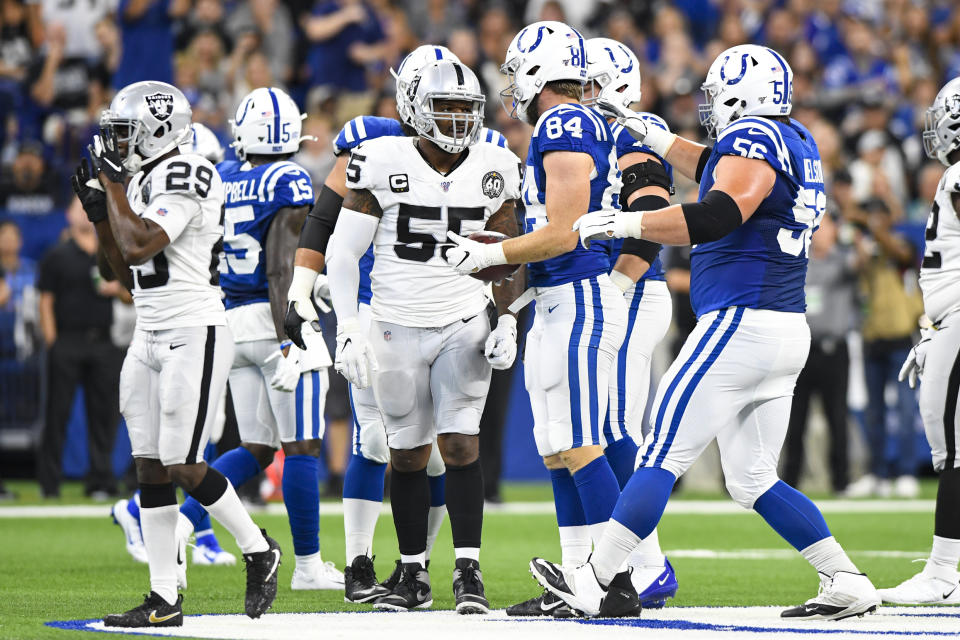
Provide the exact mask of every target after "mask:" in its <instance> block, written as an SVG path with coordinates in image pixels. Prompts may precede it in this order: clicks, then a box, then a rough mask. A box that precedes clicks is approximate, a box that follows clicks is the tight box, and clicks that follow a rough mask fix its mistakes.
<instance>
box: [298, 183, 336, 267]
mask: <svg viewBox="0 0 960 640" xmlns="http://www.w3.org/2000/svg"><path fill="white" fill-rule="evenodd" d="M342 204H343V196H340V195H339V194H338V193H337V192H336V191H334V190H333V189H331V188H330V187H328V186H327V185H323V189H321V190H320V196H319V197H317V202H316V203H315V204H314V205H313V209H311V210H310V213H309V214H307V220H306V222H304V223H303V231H301V232H300V243H299V244H298V245H297V248H298V249H313V250H314V251H319V252H320V253H326V252H327V243H328V242H330V236H331V235H333V228H334V227H336V226H337V217H338V216H339V215H340V206H341V205H342Z"/></svg>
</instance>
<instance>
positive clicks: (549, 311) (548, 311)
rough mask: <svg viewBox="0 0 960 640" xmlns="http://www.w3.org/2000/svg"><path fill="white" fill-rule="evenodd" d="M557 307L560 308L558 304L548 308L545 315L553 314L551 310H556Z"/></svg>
mask: <svg viewBox="0 0 960 640" xmlns="http://www.w3.org/2000/svg"><path fill="white" fill-rule="evenodd" d="M559 306H560V305H559V304H555V305H553V306H552V307H550V308H549V309H547V313H553V310H554V309H556V308H557V307H559Z"/></svg>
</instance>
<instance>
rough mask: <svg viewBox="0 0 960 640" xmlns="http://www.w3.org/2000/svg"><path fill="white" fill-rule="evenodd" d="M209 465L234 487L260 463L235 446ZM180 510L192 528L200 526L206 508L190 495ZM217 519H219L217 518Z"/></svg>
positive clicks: (254, 473)
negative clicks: (191, 524)
mask: <svg viewBox="0 0 960 640" xmlns="http://www.w3.org/2000/svg"><path fill="white" fill-rule="evenodd" d="M211 466H212V468H214V469H216V470H217V471H219V472H220V473H221V474H223V475H224V476H226V477H227V480H229V481H230V484H232V485H233V486H235V487H239V486H240V485H242V484H243V483H244V482H246V481H247V480H249V479H250V478H252V477H254V476H255V475H257V474H258V473H260V464H259V463H258V462H257V459H256V458H255V457H254V456H253V454H252V453H250V451H249V450H247V449H245V448H244V447H237V448H236V449H231V450H230V451H227V452H226V453H225V454H223V455H222V456H220V457H219V458H217V460H216V462H214V463H213V465H211ZM180 512H181V513H182V514H183V515H185V516H187V518H189V519H190V522H192V523H193V528H194V530H196V529H199V528H201V522H202V521H203V517H204V516H205V515H207V510H206V509H204V506H203V505H202V504H201V503H200V502H199V501H197V500H196V499H195V498H193V497H192V496H189V497H187V499H186V500H184V502H183V506H182V507H180ZM217 519H218V520H219V518H217Z"/></svg>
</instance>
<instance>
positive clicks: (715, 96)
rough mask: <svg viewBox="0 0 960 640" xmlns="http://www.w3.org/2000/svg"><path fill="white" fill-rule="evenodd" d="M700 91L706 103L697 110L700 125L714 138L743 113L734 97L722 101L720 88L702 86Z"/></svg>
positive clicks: (737, 99)
mask: <svg viewBox="0 0 960 640" xmlns="http://www.w3.org/2000/svg"><path fill="white" fill-rule="evenodd" d="M700 90H701V91H703V95H704V97H705V98H706V101H705V102H704V103H703V104H701V105H700V106H699V107H698V108H697V112H698V113H699V115H700V124H701V125H703V126H704V128H705V129H706V130H707V135H708V136H709V137H711V138H716V137H717V135H718V134H719V133H720V131H723V130H724V129H725V128H726V127H727V125H728V124H730V123H731V122H733V121H734V120H736V119H737V118H739V117H740V114H741V113H742V112H743V107H742V105H741V104H740V103H741V100H740V99H739V98H737V97H736V96H730V97H729V98H727V99H726V100H723V97H724V96H723V87H722V86H716V85H703V86H702V87H700ZM721 100H722V102H721ZM718 103H719V104H718Z"/></svg>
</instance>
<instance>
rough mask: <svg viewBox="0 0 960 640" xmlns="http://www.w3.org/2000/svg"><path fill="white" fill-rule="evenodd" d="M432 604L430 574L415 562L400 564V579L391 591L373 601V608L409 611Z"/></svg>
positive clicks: (427, 607) (428, 606) (425, 607)
mask: <svg viewBox="0 0 960 640" xmlns="http://www.w3.org/2000/svg"><path fill="white" fill-rule="evenodd" d="M431 606H433V593H432V592H431V591H430V574H429V573H427V570H426V569H424V568H423V567H421V566H420V565H419V564H418V563H416V562H411V563H408V564H404V565H402V568H401V571H400V579H399V580H398V581H397V586H395V587H394V588H393V591H392V592H391V593H388V594H387V595H385V596H383V597H381V598H379V599H378V600H377V601H376V602H374V603H373V608H374V609H384V610H387V611H411V610H413V609H429V608H430V607H431Z"/></svg>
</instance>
